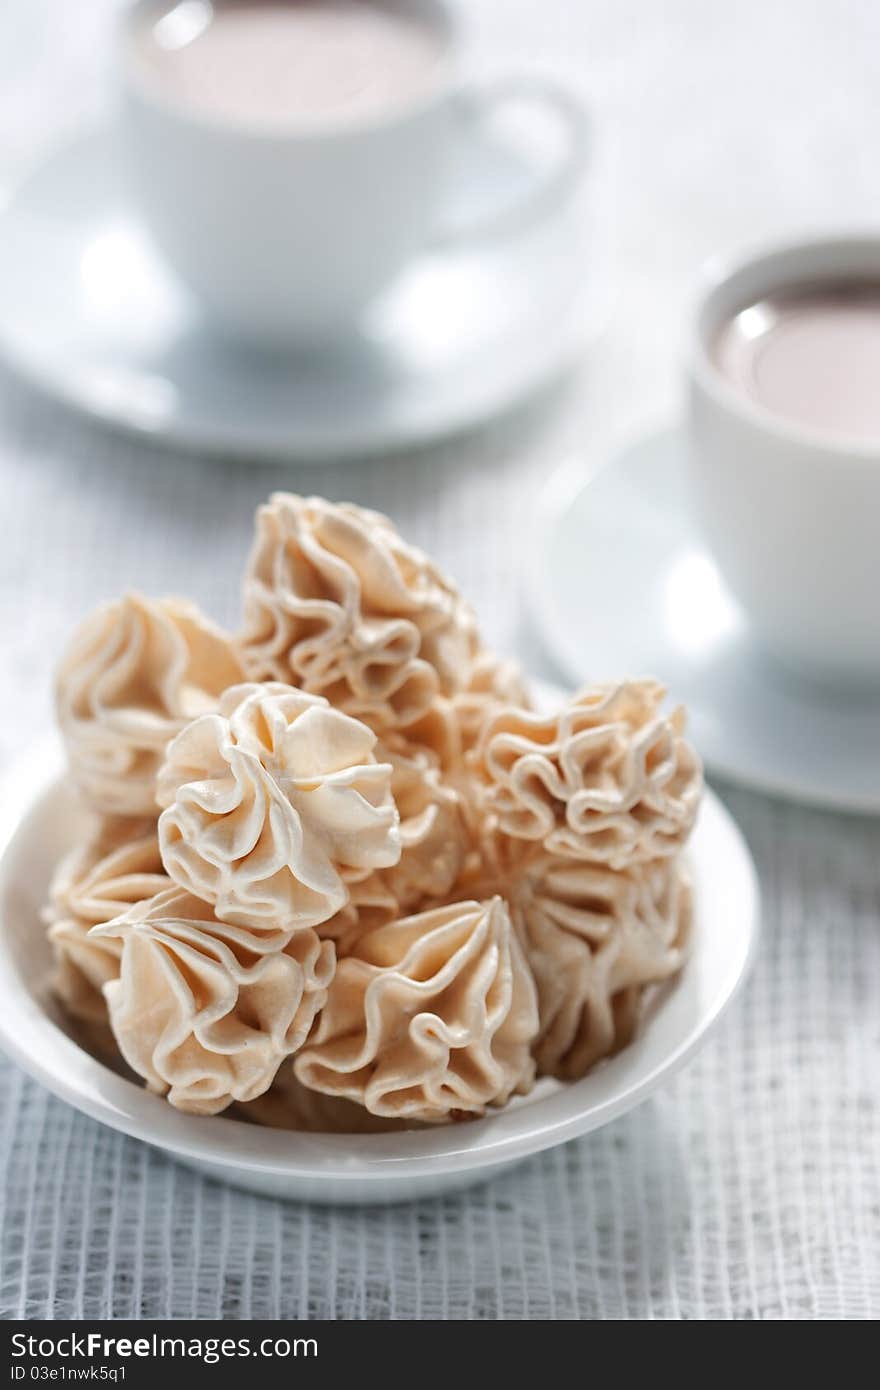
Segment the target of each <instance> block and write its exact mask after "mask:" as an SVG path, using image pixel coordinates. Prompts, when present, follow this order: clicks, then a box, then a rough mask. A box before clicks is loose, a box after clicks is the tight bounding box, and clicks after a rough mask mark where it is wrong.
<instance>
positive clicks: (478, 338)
mask: <svg viewBox="0 0 880 1390" xmlns="http://www.w3.org/2000/svg"><path fill="white" fill-rule="evenodd" d="M532 164H533V160H532V156H531V155H530V154H529V153H527V152H526V149H525V146H524V145H523V147H522V148H520V146H519V144H518V141H517V139H516V138H514V135H513V132H512V130H508V131H507V132H506V133H504V134H502V133H501V132H498V133H497V134H496V135H494V136H492V137H491V138H490V137H489V135H488V133H487V136H486V138H485V139H484V140H481V141H477V140H474V141H473V142H472V143H471V145H470V146H469V147H468V164H467V169H466V170H463V172H462V180H461V183H460V185H459V188H458V190H457V195H456V201H455V204H454V205H452V204H450V206H449V208H448V214H449V217H450V220H451V221H467V220H468V219H469V218H471V217H478V216H479V215H480V212H481V210H482V209H483V208H485V206H486V204H487V200H491V202H492V204H493V205H496V204H497V203H498V202H500V201H504V200H507V201H508V203H509V204H510V205H513V204H514V203H515V202H516V200H517V198H518V196H519V190H521V189H522V187H523V186H524V184H526V183H529V182H531V178H532V174H531V172H530V169H531V166H532ZM607 225H608V224H607V217H606V214H605V210H604V208H603V209H602V215H601V216H600V215H599V209H598V204H597V203H596V202H595V201H594V199H593V192H592V189H591V187H589V186H587V187H585V188H583V189H582V190H581V192H580V193H579V194H578V195H577V196H575V197H573V198H572V199H571V200H568V201H566V202H565V203H564V205H562V206H561V207H560V208H559V209H558V210H557V211H556V212H554V213H548V215H547V216H546V217H543V218H538V219H536V220H533V221H529V222H528V223H526V224H523V225H514V226H512V227H511V228H510V230H509V232H508V234H507V235H505V236H504V237H500V238H497V239H492V240H490V241H487V242H485V243H483V242H481V243H479V244H474V245H473V246H463V245H453V244H450V245H448V246H447V247H446V248H445V249H442V250H440V251H438V252H437V253H436V254H434V255H431V256H425V257H424V258H422V259H421V260H419V261H417V262H416V263H414V265H413V266H412V267H411V269H410V270H409V271H408V272H407V273H406V275H405V276H403V277H402V278H401V280H400V282H399V284H397V285H396V286H395V288H394V289H393V291H392V292H391V293H390V295H389V296H388V297H387V298H386V299H385V300H384V301H381V302H380V303H379V304H378V305H377V306H376V308H375V310H374V311H371V314H370V315H369V316H368V317H367V318H366V319H365V320H364V322H363V323H362V325H361V327H360V328H359V330H358V331H357V332H355V333H353V334H352V335H351V338H350V340H349V342H348V344H347V346H346V347H345V349H344V350H336V351H332V352H331V351H328V352H327V353H325V354H318V353H314V352H313V353H310V354H294V355H282V354H271V355H270V354H267V353H262V352H258V351H255V350H252V351H248V350H246V349H244V348H236V347H235V346H233V345H231V344H228V343H223V342H220V341H218V340H217V339H216V338H215V337H213V336H212V335H211V334H210V333H209V332H208V331H207V329H206V328H205V326H204V324H203V322H202V320H201V319H200V317H199V315H198V313H197V311H196V309H195V306H194V304H193V303H192V302H191V301H190V300H189V299H188V297H187V296H186V294H185V293H183V292H182V291H181V290H180V289H179V288H178V287H177V285H176V284H175V283H174V281H173V280H172V278H171V277H170V276H169V275H168V274H167V273H166V271H165V270H164V269H163V267H162V265H161V264H160V262H159V260H158V259H157V257H156V256H155V255H154V253H153V251H152V250H151V248H150V245H149V241H148V239H147V238H146V236H145V234H144V232H143V230H142V228H141V226H140V224H139V223H138V221H137V219H136V218H135V216H134V214H133V211H132V208H131V205H130V203H129V200H128V197H127V194H126V191H125V187H124V179H123V178H122V177H121V174H120V167H119V151H118V147H117V146H116V144H115V143H114V140H113V137H112V135H111V134H109V133H108V132H106V131H97V132H94V133H92V134H88V135H84V136H81V137H79V138H77V139H75V140H74V141H73V142H72V143H71V144H69V145H68V146H66V147H65V148H64V149H63V150H61V151H59V152H58V153H57V154H55V155H54V156H53V157H51V158H50V159H48V160H47V162H46V163H45V164H43V165H41V166H40V167H39V168H37V169H35V170H34V171H33V172H32V174H31V175H30V176H29V177H28V178H27V179H26V180H25V182H24V183H23V184H22V185H21V186H20V187H19V188H18V190H17V192H16V193H15V194H13V196H12V197H11V199H10V201H9V203H8V204H7V206H6V208H5V209H4V210H3V212H2V215H0V352H2V354H3V355H4V356H5V357H6V358H7V359H8V361H9V362H10V363H11V364H12V365H13V366H15V367H16V368H17V370H18V371H19V372H21V373H22V374H23V375H25V376H26V377H27V378H28V379H30V380H31V381H32V382H33V383H34V384H35V385H37V386H39V387H40V388H42V389H44V390H45V391H47V392H49V393H50V394H52V395H54V396H57V397H60V398H61V399H62V400H64V401H65V402H67V403H68V404H70V405H72V406H74V407H76V408H77V409H81V410H84V411H86V412H88V413H89V414H91V415H94V416H97V417H100V418H101V419H104V420H107V421H110V422H112V423H114V424H117V425H120V426H123V427H125V428H126V429H130V430H133V431H136V432H138V433H141V434H145V435H148V436H150V437H153V438H156V439H161V440H163V441H166V442H167V443H169V444H173V445H177V446H180V447H187V448H194V449H199V450H206V451H210V452H212V453H216V454H232V455H236V456H240V457H241V456H247V455H251V456H254V455H260V456H269V457H275V458H281V459H291V460H293V459H296V460H299V461H306V462H311V461H320V460H322V459H325V458H327V457H333V456H338V455H342V454H346V453H359V454H360V453H364V454H366V453H371V452H375V451H378V450H385V449H390V448H398V447H403V446H405V445H410V444H415V443H421V442H425V441H427V440H429V439H433V438H435V437H437V436H441V435H448V434H451V433H454V432H456V431H459V430H462V429H465V428H469V427H471V426H473V425H475V424H477V423H478V422H480V421H481V420H483V419H486V418H488V417H490V416H491V415H493V414H495V413H496V412H498V411H501V410H504V409H506V408H508V407H509V406H511V405H512V404H514V403H515V402H516V401H518V400H519V399H520V398H521V397H523V396H525V395H527V394H529V393H530V392H533V391H535V390H537V389H538V388H539V387H541V386H542V385H544V384H545V383H547V382H548V381H549V380H550V379H552V378H553V376H554V375H556V374H557V373H558V372H559V371H560V370H561V369H562V368H563V367H564V366H566V365H567V364H568V363H569V362H570V361H571V360H572V359H573V357H574V356H575V354H576V353H578V352H580V351H581V350H582V349H583V348H584V346H585V345H586V343H587V342H588V341H589V340H590V339H591V338H592V337H593V336H594V335H595V334H596V333H597V332H598V331H599V330H600V329H601V328H602V327H603V325H604V323H605V320H606V318H607V311H608V303H609V282H608V275H609V266H608V260H609V257H608V254H607V251H608V235H607ZM585 242H588V243H589V247H590V254H589V255H588V256H585V255H584V252H583V245H584V243H585Z"/></svg>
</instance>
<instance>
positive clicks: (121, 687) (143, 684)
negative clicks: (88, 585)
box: [56, 594, 242, 816]
mask: <svg viewBox="0 0 880 1390" xmlns="http://www.w3.org/2000/svg"><path fill="white" fill-rule="evenodd" d="M241 676H242V672H241V667H240V665H239V663H238V660H237V658H236V656H235V653H234V652H233V649H232V646H231V644H230V642H229V640H228V639H227V637H226V636H225V635H224V634H223V633H222V632H221V631H220V630H219V628H216V627H214V625H213V624H212V623H210V622H209V621H208V619H207V618H205V617H203V615H202V614H201V613H200V612H199V610H198V609H197V608H196V607H195V605H194V604H191V603H185V602H183V601H182V600H179V599H147V598H144V597H142V596H141V595H139V594H127V595H126V596H125V597H124V598H122V599H120V600H119V601H118V602H115V603H107V604H103V605H102V606H101V607H100V608H98V609H96V611H95V612H94V613H92V614H91V615H90V617H88V618H87V619H86V620H85V622H84V623H83V624H82V625H81V626H80V628H79V629H78V631H77V632H76V634H75V635H74V638H73V641H72V642H71V644H70V646H69V647H68V649H67V652H66V653H65V656H64V658H63V660H62V663H61V666H60V669H59V671H58V675H57V680H56V704H57V710H58V720H59V723H60V726H61V732H62V734H63V736H64V742H65V745H66V748H67V757H68V761H69V764H70V770H71V773H72V775H73V778H74V780H75V782H76V784H77V786H78V787H79V790H80V791H81V793H82V795H83V796H84V797H85V799H86V801H87V802H88V803H89V804H90V805H91V806H92V808H93V809H94V810H96V811H98V812H99V813H101V814H103V815H125V816H142V815H149V814H150V813H152V812H155V809H156V806H155V800H154V794H155V781H156V772H157V770H158V767H159V763H160V762H161V760H162V756H163V753H164V751H165V745H166V744H167V743H168V741H169V739H171V738H173V737H174V735H175V734H176V733H178V732H179V731H180V730H181V729H182V728H183V726H184V725H185V724H186V723H187V721H188V720H190V719H192V718H193V717H194V716H195V715H197V714H201V713H203V712H204V711H205V710H208V709H212V708H213V707H214V706H215V704H216V702H217V697H218V696H219V695H220V693H221V691H223V690H225V689H226V687H227V686H229V685H234V684H235V682H236V681H240V680H241Z"/></svg>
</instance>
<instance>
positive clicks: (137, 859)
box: [44, 819, 170, 1023]
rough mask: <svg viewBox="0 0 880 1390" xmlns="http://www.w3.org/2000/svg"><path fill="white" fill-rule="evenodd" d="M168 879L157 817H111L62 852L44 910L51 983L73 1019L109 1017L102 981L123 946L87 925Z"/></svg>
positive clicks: (113, 973) (114, 971)
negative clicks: (52, 964)
mask: <svg viewBox="0 0 880 1390" xmlns="http://www.w3.org/2000/svg"><path fill="white" fill-rule="evenodd" d="M169 882H170V880H169V879H168V876H167V875H166V873H165V872H164V870H163V868H162V860H161V858H160V855H159V838H158V835H157V833H156V824H155V821H152V822H150V821H140V820H134V821H129V820H122V819H113V820H109V821H104V822H103V823H101V824H99V827H98V829H97V831H96V832H95V833H94V834H93V835H92V836H91V837H90V838H89V839H88V840H87V841H86V842H85V844H83V845H81V846H79V847H78V848H76V849H74V850H72V851H71V853H70V854H68V855H66V856H65V857H64V859H62V861H61V863H60V864H59V865H58V868H57V869H56V871H55V874H54V876H53V879H52V883H51V886H50V889H49V892H50V901H49V904H48V906H47V907H46V908H45V909H44V919H45V920H46V922H47V923H48V925H49V940H50V941H51V943H52V950H53V954H54V956H55V977H54V981H53V988H54V991H55V993H56V994H57V996H58V997H59V998H60V1000H61V1002H62V1004H63V1005H64V1007H65V1008H66V1010H67V1011H68V1013H70V1014H72V1015H73V1016H74V1017H75V1018H78V1019H82V1020H83V1021H85V1022H87V1023H102V1022H105V1021H106V1018H107V1005H106V1003H105V1002H104V996H103V993H102V990H103V987H104V985H105V984H107V983H108V981H110V980H115V979H116V977H117V976H118V974H119V959H120V956H121V953H122V948H121V946H120V944H119V942H118V941H115V940H112V939H105V940H96V939H95V938H94V937H92V936H90V935H89V932H90V929H91V928H92V927H94V926H99V925H100V924H101V923H103V922H109V921H110V920H111V919H112V918H114V917H118V916H119V914H120V913H122V912H125V911H126V909H127V908H128V907H130V906H131V905H132V904H133V903H138V902H141V901H142V900H143V899H145V898H151V897H152V896H153V895H154V894H155V893H157V892H159V891H160V889H162V888H167V887H168V885H169Z"/></svg>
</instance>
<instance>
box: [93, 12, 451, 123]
mask: <svg viewBox="0 0 880 1390" xmlns="http://www.w3.org/2000/svg"><path fill="white" fill-rule="evenodd" d="M176 2H177V0H130V3H128V4H127V5H125V6H124V7H123V9H122V10H121V11H120V12H119V14H118V16H117V23H116V44H115V55H116V56H115V62H116V68H117V72H118V76H119V80H120V85H121V87H122V90H123V92H124V93H125V94H126V95H127V96H129V97H132V98H135V99H136V100H137V101H139V102H140V103H142V104H143V105H145V106H147V107H149V108H150V109H151V110H152V111H154V112H157V113H159V114H161V115H164V116H165V117H167V118H170V119H171V120H173V121H176V122H178V123H180V124H181V125H184V126H188V127H190V128H191V129H194V130H198V131H200V132H202V133H203V134H205V135H213V136H215V137H221V138H227V139H238V140H242V139H244V140H249V141H254V142H255V143H259V144H263V145H269V144H276V145H278V144H290V145H292V144H305V143H318V142H319V141H320V142H325V141H332V140H339V139H351V138H353V137H358V136H362V135H366V136H369V135H372V134H378V133H379V132H381V131H383V130H389V129H392V128H394V127H395V126H399V125H402V124H404V123H407V122H409V121H410V120H412V119H414V118H416V117H418V116H421V115H423V114H425V113H426V112H428V111H430V110H431V109H432V108H433V107H434V106H435V105H436V104H437V102H438V100H440V99H441V98H442V97H443V95H444V94H445V93H446V92H447V91H448V90H449V88H450V85H451V83H452V81H453V77H454V72H455V69H456V61H457V59H458V57H459V52H460V47H461V32H460V25H459V23H458V21H457V19H456V15H455V12H454V10H453V8H452V5H451V4H450V3H449V0H382V3H383V4H384V5H391V6H393V7H394V8H403V7H404V4H405V5H406V7H407V8H410V9H411V8H412V6H413V5H414V4H415V5H417V6H418V8H419V9H420V10H421V11H423V12H424V13H425V14H427V15H428V16H429V17H430V19H431V22H432V23H434V24H436V25H437V27H438V30H439V31H440V32H441V33H442V36H443V39H444V46H443V52H442V54H441V56H440V61H439V63H438V70H437V73H436V75H435V76H434V77H432V79H431V80H430V81H429V82H428V83H427V84H426V86H425V89H424V91H420V92H418V93H417V94H416V95H415V96H413V97H412V98H410V99H409V100H407V101H406V102H404V103H402V104H400V105H396V104H392V105H390V106H389V107H387V108H380V110H379V111H378V112H376V113H375V114H373V115H371V116H368V117H367V118H366V119H354V120H351V119H349V120H346V119H337V120H333V119H332V118H330V119H327V118H323V117H322V118H315V119H314V120H308V119H300V120H298V121H296V122H287V123H285V122H283V121H281V122H279V123H278V124H277V125H273V124H264V123H260V122H258V121H250V120H239V119H234V118H230V119H227V118H225V117H224V116H222V115H219V116H218V115H213V114H211V113H210V112H206V111H203V110H200V109H199V108H197V107H191V106H188V105H187V104H186V103H185V102H183V101H180V100H177V99H175V98H174V97H173V96H168V95H166V94H164V93H163V92H162V90H161V88H160V87H159V85H158V84H157V83H152V82H151V81H150V80H149V78H148V77H147V76H146V74H145V73H143V72H141V71H140V65H139V64H138V63H137V62H136V61H135V59H134V58H133V57H132V55H131V53H130V51H129V44H130V40H131V37H132V33H133V29H134V26H135V24H136V23H137V21H138V18H139V16H141V15H143V14H144V13H145V12H147V11H149V10H151V9H154V10H157V11H158V10H161V9H162V8H163V3H164V8H165V9H166V10H168V11H170V10H171V9H173V8H174V5H175V3H176ZM206 3H207V4H208V5H209V6H211V5H212V4H213V0H206Z"/></svg>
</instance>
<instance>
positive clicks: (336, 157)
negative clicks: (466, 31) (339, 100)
mask: <svg viewBox="0 0 880 1390" xmlns="http://www.w3.org/2000/svg"><path fill="white" fill-rule="evenodd" d="M388 3H391V4H394V3H397V0H388ZM401 3H403V0H401ZM172 8H173V0H166V3H165V4H164V5H163V4H161V3H157V0H141V3H136V4H135V5H134V6H133V7H131V8H130V9H129V10H128V12H127V13H126V15H125V17H124V19H123V31H122V36H121V37H122V44H121V53H122V63H121V66H122V77H123V93H122V96H123V100H122V124H123V135H124V149H125V152H126V153H125V157H126V162H127V166H128V170H129V173H130V182H131V184H132V187H133V190H134V195H135V198H136V200H137V203H138V205H139V208H140V211H141V213H142V215H143V218H144V220H145V222H146V224H147V226H148V228H149V231H150V232H151V233H152V236H153V239H154V241H155V242H156V244H157V245H158V247H159V249H160V251H161V252H162V254H163V256H164V258H165V260H166V261H167V262H168V263H169V265H170V266H171V267H172V268H173V270H174V271H176V272H177V274H178V276H179V277H180V278H181V279H182V280H183V281H184V282H185V283H186V284H187V285H188V286H189V289H190V290H191V291H192V293H193V294H194V295H195V297H196V299H197V300H198V302H199V304H200V305H201V308H202V309H203V310H204V312H205V313H206V314H207V315H208V316H209V317H210V318H211V319H212V320H214V321H216V323H217V324H219V325H221V326H222V327H224V328H226V329H228V330H231V331H232V332H233V333H235V334H238V335H242V336H244V337H245V338H248V339H253V340H257V341H260V342H269V343H298V342H306V343H308V342H312V341H315V340H320V339H325V338H328V337H329V338H332V337H334V336H336V335H338V334H340V333H342V332H345V330H346V329H347V328H349V327H350V326H351V324H352V323H353V322H354V321H355V320H356V319H357V317H358V316H359V315H360V314H361V313H362V311H363V310H364V308H365V307H366V306H367V305H368V304H369V303H370V302H371V301H372V300H374V299H375V298H376V296H377V295H378V294H379V293H380V292H381V291H382V290H384V289H385V288H386V287H387V286H389V284H390V283H391V282H392V281H393V280H394V279H395V277H396V276H397V275H398V273H399V272H400V271H401V270H403V269H404V267H405V266H406V265H407V264H408V263H409V262H410V261H411V260H412V258H413V257H415V256H416V255H418V254H419V253H420V252H422V251H424V250H425V249H426V248H428V247H430V246H431V244H432V243H436V242H441V241H443V240H444V239H445V240H449V239H450V238H458V239H461V238H469V237H472V236H473V237H477V236H485V235H486V234H494V233H496V232H497V233H499V234H500V233H503V232H504V231H505V230H508V229H509V226H510V224H511V222H512V221H513V220H516V219H518V218H523V217H531V216H539V215H542V214H544V213H545V212H546V211H547V209H548V207H549V206H550V205H552V204H553V203H554V202H556V201H557V200H559V199H561V198H562V197H563V196H564V195H565V194H566V192H567V191H568V190H569V189H570V188H571V186H572V185H573V184H574V183H575V182H576V180H577V179H578V178H579V176H580V174H581V172H582V169H583V167H584V163H585V159H586V151H587V119H586V115H585V112H584V110H583V108H582V106H581V104H580V103H579V101H578V100H577V99H576V98H575V97H574V96H573V95H572V94H571V93H570V92H568V91H567V90H566V89H565V88H564V87H562V86H560V85H558V84H557V83H556V82H554V81H550V80H549V79H548V78H546V77H544V76H538V75H533V76H517V77H509V78H503V79H501V80H500V81H497V82H494V83H492V84H489V85H486V86H485V87H483V88H479V87H475V86H470V85H465V84H464V83H463V82H462V80H461V78H460V75H459V33H458V26H457V23H456V21H455V17H454V13H453V10H452V9H451V7H449V6H448V5H446V4H445V3H442V0H406V4H405V8H406V10H408V11H409V12H412V11H414V10H415V11H416V12H417V13H419V14H420V15H421V16H423V18H424V21H425V22H426V23H428V24H431V25H434V26H436V28H437V32H438V34H439V36H440V38H441V41H442V53H441V59H440V62H439V64H438V71H437V75H436V78H435V79H434V80H432V81H430V82H428V83H426V84H425V86H424V88H423V89H422V90H420V92H419V94H418V96H417V98H416V99H414V100H411V101H409V102H407V103H405V104H404V105H402V106H399V107H398V106H389V108H388V109H387V110H384V109H383V110H382V111H380V112H379V114H378V115H377V116H376V117H375V119H370V120H364V121H359V122H353V123H348V124H346V123H341V124H336V125H332V124H322V123H320V122H317V121H311V122H300V123H294V124H286V125H285V126H283V127H279V128H274V127H272V128H271V129H267V128H266V127H265V126H264V125H260V126H257V125H253V126H251V125H248V124H246V123H241V122H234V121H229V120H225V119H220V118H216V119H215V118H214V117H213V116H206V115H205V114H204V113H202V112H200V111H198V110H196V109H193V108H192V107H191V106H189V105H187V104H184V103H183V102H180V101H176V100H173V99H171V98H169V97H168V96H167V95H166V94H165V93H164V92H163V91H162V90H159V89H158V88H157V85H156V84H155V83H151V82H150V81H149V80H147V79H146V78H145V75H144V72H143V70H142V66H141V64H140V63H139V62H138V61H137V56H136V54H135V53H134V52H133V45H134V27H133V26H135V25H141V26H142V25H143V23H144V21H145V18H147V19H149V18H150V17H151V16H152V15H153V14H155V15H156V16H157V17H159V16H161V15H162V14H163V11H167V10H170V9H172ZM514 101H515V102H516V103H521V102H529V103H533V104H536V105H538V106H540V107H542V108H547V109H549V110H550V112H551V114H552V115H553V116H554V117H555V118H556V119H558V120H559V121H561V122H562V124H563V126H564V134H565V141H564V146H565V152H564V154H563V156H562V157H561V158H560V160H559V161H557V162H556V163H554V165H553V167H552V168H551V169H549V170H547V171H546V172H542V173H541V174H536V176H535V179H534V182H533V183H532V184H531V185H530V186H529V187H528V188H527V189H526V190H524V192H523V194H522V197H521V199H520V200H519V201H518V202H517V205H516V206H515V207H511V206H509V205H507V206H505V207H503V208H497V209H491V210H490V211H488V212H487V213H486V214H485V215H481V216H480V218H479V219H478V221H477V223H475V224H474V225H469V226H464V227H462V226H459V227H449V226H445V227H444V225H443V220H444V211H445V209H446V207H447V206H448V202H447V199H448V196H449V192H450V189H451V187H452V186H453V182H454V178H455V168H454V151H455V148H456V145H457V143H458V142H459V141H460V139H461V136H462V134H463V133H464V134H465V137H466V136H467V133H468V132H470V133H471V134H473V133H474V131H475V128H476V127H479V126H480V125H482V124H483V123H484V122H486V121H488V120H490V119H491V118H492V117H493V115H494V114H495V113H496V111H497V110H498V108H499V106H500V105H501V104H502V103H509V102H514ZM459 148H460V146H459Z"/></svg>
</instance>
